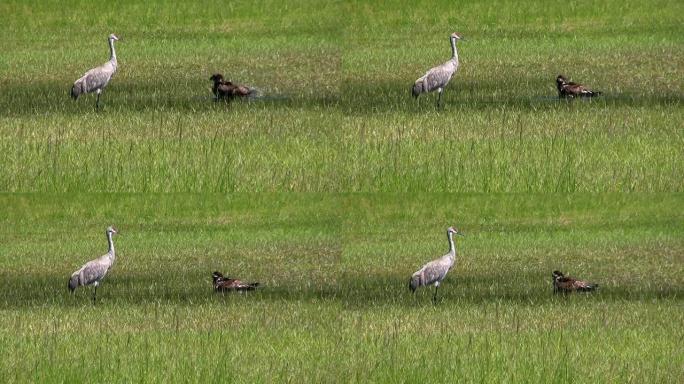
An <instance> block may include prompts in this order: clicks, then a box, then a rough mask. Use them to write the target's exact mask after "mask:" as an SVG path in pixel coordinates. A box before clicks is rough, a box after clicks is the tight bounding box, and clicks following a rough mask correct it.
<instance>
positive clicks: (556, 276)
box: [551, 271, 565, 281]
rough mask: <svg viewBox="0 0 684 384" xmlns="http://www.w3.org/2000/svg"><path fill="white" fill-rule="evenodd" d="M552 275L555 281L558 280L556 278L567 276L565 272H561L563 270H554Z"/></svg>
mask: <svg viewBox="0 0 684 384" xmlns="http://www.w3.org/2000/svg"><path fill="white" fill-rule="evenodd" d="M551 276H552V277H553V280H554V281H556V280H558V279H560V278H563V277H565V275H564V274H563V272H561V271H553V272H552V273H551Z"/></svg>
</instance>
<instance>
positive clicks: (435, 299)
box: [432, 283, 439, 304]
mask: <svg viewBox="0 0 684 384" xmlns="http://www.w3.org/2000/svg"><path fill="white" fill-rule="evenodd" d="M437 288H439V283H437V284H435V295H434V296H432V302H434V303H435V304H437Z"/></svg>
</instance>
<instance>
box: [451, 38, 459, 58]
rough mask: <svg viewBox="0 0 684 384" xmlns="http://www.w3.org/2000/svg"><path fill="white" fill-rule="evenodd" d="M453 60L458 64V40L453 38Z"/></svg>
mask: <svg viewBox="0 0 684 384" xmlns="http://www.w3.org/2000/svg"><path fill="white" fill-rule="evenodd" d="M451 60H452V61H454V62H455V63H456V64H458V51H456V39H454V38H453V37H452V38H451Z"/></svg>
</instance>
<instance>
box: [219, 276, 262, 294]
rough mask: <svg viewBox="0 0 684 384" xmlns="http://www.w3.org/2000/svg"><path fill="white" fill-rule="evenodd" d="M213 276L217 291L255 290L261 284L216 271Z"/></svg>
mask: <svg viewBox="0 0 684 384" xmlns="http://www.w3.org/2000/svg"><path fill="white" fill-rule="evenodd" d="M212 278H213V280H214V291H216V292H230V291H253V290H255V289H256V287H258V286H259V283H244V282H242V281H240V280H238V279H231V278H229V277H224V276H223V275H222V274H221V273H220V272H214V273H213V274H212Z"/></svg>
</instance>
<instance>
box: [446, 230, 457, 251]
mask: <svg viewBox="0 0 684 384" xmlns="http://www.w3.org/2000/svg"><path fill="white" fill-rule="evenodd" d="M447 239H449V255H451V256H452V257H456V245H455V244H454V233H453V232H451V231H449V232H447Z"/></svg>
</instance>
